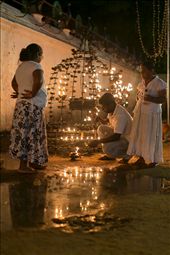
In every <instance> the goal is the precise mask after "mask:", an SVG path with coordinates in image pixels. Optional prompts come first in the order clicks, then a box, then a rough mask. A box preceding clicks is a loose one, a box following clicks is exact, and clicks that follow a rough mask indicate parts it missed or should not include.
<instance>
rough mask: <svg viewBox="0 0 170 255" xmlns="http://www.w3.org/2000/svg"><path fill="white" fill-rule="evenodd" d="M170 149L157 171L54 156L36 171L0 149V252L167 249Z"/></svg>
mask: <svg viewBox="0 0 170 255" xmlns="http://www.w3.org/2000/svg"><path fill="white" fill-rule="evenodd" d="M169 151H170V144H165V145H164V157H165V163H164V164H163V165H161V166H159V167H157V168H154V169H137V168H132V167H130V166H127V165H121V164H119V163H118V162H115V161H108V162H101V161H99V160H98V157H99V155H93V156H91V157H82V158H81V159H80V160H78V161H75V162H74V161H73V162H72V161H70V159H69V158H61V157H57V156H53V157H50V160H49V166H48V168H47V170H45V171H41V172H38V173H36V174H20V173H17V171H16V169H17V167H18V162H17V161H13V160H10V159H9V157H8V155H7V154H6V153H1V163H2V169H1V184H0V185H1V222H0V224H1V231H2V235H1V254H2V255H20V254H21V255H27V254H29V255H39V254H41V255H56V254H57V255H58V254H59V255H60V254H61V255H65V254H68V255H71V254H72V255H85V254H89V255H91V254H93V255H100V254H103V255H110V254H111V255H112V254H115V255H124V254H126V255H133V254H139V255H157V254H164V255H169V254H170V241H169V239H170V238H169V237H170V156H169Z"/></svg>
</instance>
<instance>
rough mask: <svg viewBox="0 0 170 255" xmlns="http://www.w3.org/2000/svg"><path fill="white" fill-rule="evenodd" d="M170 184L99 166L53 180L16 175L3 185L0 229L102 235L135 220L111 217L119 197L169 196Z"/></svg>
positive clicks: (74, 169)
mask: <svg viewBox="0 0 170 255" xmlns="http://www.w3.org/2000/svg"><path fill="white" fill-rule="evenodd" d="M169 187H170V180H168V179H166V178H154V177H150V176H141V175H140V174H139V173H129V172H126V171H124V172H123V171H120V172H119V171H112V170H110V169H104V168H100V167H91V168H80V167H68V168H65V169H63V170H60V171H59V170H58V171H56V172H55V173H54V172H53V173H51V175H47V176H45V175H43V174H40V175H38V176H30V175H29V176H27V175H26V176H20V177H19V179H18V180H17V181H15V182H12V183H7V182H6V183H2V184H1V198H2V199H1V229H2V230H3V231H7V230H11V229H13V228H28V227H33V228H34V227H36V228H50V227H57V228H61V230H63V231H66V232H73V231H84V232H96V231H105V230H110V229H113V228H117V227H121V226H123V225H124V224H129V223H130V222H131V221H132V220H133V219H132V218H128V217H127V218H126V217H123V218H121V217H119V215H115V214H114V208H115V207H116V206H117V198H120V197H122V198H123V197H125V196H126V195H133V194H148V193H156V192H159V193H160V192H164V191H165V192H167V191H168V190H169Z"/></svg>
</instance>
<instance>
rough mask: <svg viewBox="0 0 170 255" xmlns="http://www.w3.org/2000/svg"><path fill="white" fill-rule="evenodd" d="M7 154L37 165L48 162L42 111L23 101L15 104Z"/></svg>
mask: <svg viewBox="0 0 170 255" xmlns="http://www.w3.org/2000/svg"><path fill="white" fill-rule="evenodd" d="M9 154H10V156H11V157H12V158H15V159H16V158H17V159H20V160H25V161H27V162H29V163H34V164H38V165H42V164H44V163H46V162H47V161H48V149H47V134H46V125H45V117H44V112H43V109H41V108H39V107H37V106H36V105H32V104H30V103H29V102H27V101H24V100H22V101H20V102H17V103H16V107H15V110H14V115H13V122H12V129H11V139H10V147H9Z"/></svg>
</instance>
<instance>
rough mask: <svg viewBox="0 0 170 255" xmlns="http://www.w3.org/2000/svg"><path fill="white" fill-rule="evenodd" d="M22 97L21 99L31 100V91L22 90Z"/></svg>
mask: <svg viewBox="0 0 170 255" xmlns="http://www.w3.org/2000/svg"><path fill="white" fill-rule="evenodd" d="M21 95H22V97H21V98H22V99H29V98H32V91H31V90H26V89H25V90H24V93H22V94H21Z"/></svg>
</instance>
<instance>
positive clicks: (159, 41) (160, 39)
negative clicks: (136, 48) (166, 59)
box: [136, 0, 168, 63]
mask: <svg viewBox="0 0 170 255" xmlns="http://www.w3.org/2000/svg"><path fill="white" fill-rule="evenodd" d="M136 14H137V28H138V36H139V41H140V44H141V48H142V50H143V53H144V54H145V55H146V57H147V58H149V59H152V60H153V61H154V62H155V63H156V62H157V60H158V59H159V58H162V57H163V56H164V54H166V50H167V20H168V1H167V0H164V10H163V16H162V24H161V22H160V21H161V17H160V14H161V11H160V0H157V1H156V0H153V2H152V20H153V22H152V23H153V24H152V39H153V48H152V50H151V52H149V51H148V50H147V49H146V46H145V44H144V41H143V36H142V27H141V16H142V14H141V13H140V11H139V1H136Z"/></svg>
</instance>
